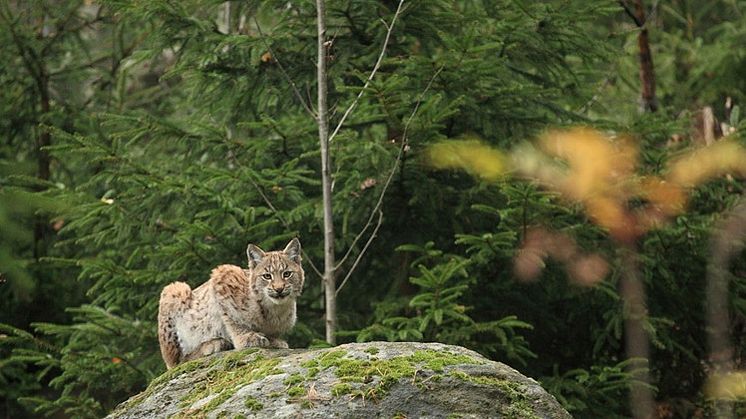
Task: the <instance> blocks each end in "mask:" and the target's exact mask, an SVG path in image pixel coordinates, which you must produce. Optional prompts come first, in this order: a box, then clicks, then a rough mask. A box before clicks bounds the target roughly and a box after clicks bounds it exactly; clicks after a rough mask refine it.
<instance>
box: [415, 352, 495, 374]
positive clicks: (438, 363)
mask: <svg viewBox="0 0 746 419" xmlns="http://www.w3.org/2000/svg"><path fill="white" fill-rule="evenodd" d="M410 359H411V360H412V362H416V363H418V364H424V365H425V366H426V367H428V368H430V369H431V370H433V371H435V372H443V368H444V367H447V366H450V365H459V364H481V362H480V361H478V360H476V359H474V358H473V357H471V356H468V355H459V354H454V353H451V352H446V351H434V350H425V351H416V352H415V353H413V354H412V355H410Z"/></svg>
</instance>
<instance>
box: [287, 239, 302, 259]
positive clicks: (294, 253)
mask: <svg viewBox="0 0 746 419" xmlns="http://www.w3.org/2000/svg"><path fill="white" fill-rule="evenodd" d="M283 252H284V253H285V254H286V255H287V256H288V257H289V258H290V259H291V260H292V261H293V262H295V263H300V240H298V239H297V238H295V239H293V240H290V243H288V245H287V246H285V250H283Z"/></svg>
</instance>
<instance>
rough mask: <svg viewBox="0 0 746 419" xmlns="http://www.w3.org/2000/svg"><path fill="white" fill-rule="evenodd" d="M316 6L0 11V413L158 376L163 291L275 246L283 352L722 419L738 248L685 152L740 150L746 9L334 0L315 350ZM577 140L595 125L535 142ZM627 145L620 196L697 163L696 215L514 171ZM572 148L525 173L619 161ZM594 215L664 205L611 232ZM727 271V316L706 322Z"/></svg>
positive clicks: (733, 220) (76, 402) (162, 0)
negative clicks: (366, 347)
mask: <svg viewBox="0 0 746 419" xmlns="http://www.w3.org/2000/svg"><path fill="white" fill-rule="evenodd" d="M316 6H317V5H316V3H315V2H312V1H309V0H300V1H292V2H289V1H286V0H285V1H279V0H268V1H262V2H252V1H230V2H224V1H209V0H201V1H196V0H181V1H169V0H151V1H126V0H102V1H93V0H80V1H74V0H69V1H62V0H34V1H13V0H0V45H2V47H0V63H2V64H0V132H1V133H2V143H0V275H2V276H0V302H1V303H0V307H1V308H0V310H1V311H0V313H1V314H0V323H2V325H0V328H1V329H0V407H1V408H2V415H3V416H4V417H7V418H17V417H24V416H29V415H33V416H37V415H42V414H43V415H50V416H52V417H100V416H102V415H104V414H105V413H106V412H108V411H110V410H111V409H112V408H113V407H114V406H116V404H117V403H119V402H121V401H123V400H125V399H127V398H128V397H129V396H131V395H133V394H135V393H137V392H139V391H141V390H142V389H144V388H145V386H146V385H147V383H148V382H149V381H150V380H152V379H153V378H154V377H156V376H158V375H159V374H160V373H162V372H163V371H164V369H165V366H164V365H163V362H162V360H161V358H160V354H159V351H158V344H157V338H156V328H155V325H156V323H155V314H156V310H157V302H158V295H159V293H160V290H161V289H162V287H163V286H164V285H166V284H167V283H169V282H172V281H174V280H182V281H186V282H188V283H189V284H191V285H192V286H195V285H198V284H199V283H201V282H203V281H204V280H205V279H207V277H208V275H209V272H210V270H211V268H212V267H214V266H215V265H217V264H221V263H234V264H240V265H245V262H246V261H245V253H244V252H245V248H246V245H247V244H248V243H249V242H254V243H256V244H259V245H260V246H262V247H263V248H264V249H274V248H278V247H280V246H283V245H284V244H285V243H286V242H287V240H288V239H289V238H291V237H294V236H298V237H300V239H301V241H302V243H303V247H304V251H305V254H304V264H305V267H306V272H307V286H306V289H305V291H304V294H303V296H302V298H301V300H300V302H299V310H300V312H299V322H298V325H297V326H296V328H295V329H294V331H293V333H292V335H291V336H290V340H289V341H290V345H291V347H306V346H323V345H326V344H328V342H329V341H336V343H342V342H347V341H369V340H407V341H413V340H414V341H439V342H445V343H451V344H457V345H463V346H465V347H468V348H471V349H474V350H476V351H478V352H480V353H482V354H484V355H485V356H488V357H490V358H492V359H495V360H498V361H502V362H506V363H508V364H509V365H512V366H514V367H516V368H517V369H519V370H520V371H521V372H523V373H524V374H526V375H528V376H531V377H534V378H536V379H537V380H539V381H540V382H541V383H542V385H543V386H544V387H545V388H546V389H547V390H548V391H550V392H551V393H552V394H553V395H555V396H556V397H557V398H558V400H559V401H560V402H561V403H562V404H563V405H564V406H565V407H566V408H567V409H568V410H569V411H570V412H571V413H572V414H573V415H574V416H576V417H589V418H593V417H627V416H630V415H631V414H633V413H634V414H637V413H635V409H636V407H635V406H634V404H631V403H630V402H628V393H629V389H630V388H634V386H636V385H637V386H639V385H640V382H641V381H640V380H642V383H643V384H645V385H646V386H647V384H649V385H650V386H652V387H651V388H652V389H653V390H654V398H655V400H654V404H653V405H652V406H651V409H653V412H654V414H655V415H656V417H661V418H664V417H698V416H699V417H705V416H709V415H712V414H713V412H716V410H714V409H717V406H716V403H714V402H713V397H714V396H713V393H708V392H707V391H706V390H705V389H706V380H707V377H708V374H710V373H711V372H712V371H713V369H714V368H716V366H717V362H718V359H720V358H722V356H721V355H723V354H722V353H720V354H718V352H717V351H712V349H713V343H712V341H710V343H709V346H708V334H707V332H708V328H707V326H706V325H707V324H708V319H709V320H710V321H711V320H712V319H713V318H720V319H725V320H726V321H722V322H719V323H716V324H718V325H720V326H721V327H722V328H725V330H723V331H722V332H723V335H724V336H729V339H730V343H729V344H728V345H726V346H724V348H726V349H724V351H725V352H727V354H726V356H725V358H727V362H728V363H729V367H728V368H732V369H741V370H743V369H744V368H745V367H744V362H746V361H744V358H743V355H744V342H743V339H744V336H746V335H744V328H746V317H745V315H746V258H744V253H743V248H742V244H741V248H739V247H738V245H737V244H736V245H729V244H728V243H730V242H729V240H730V239H734V238H735V239H738V238H742V237H743V231H744V221H743V219H744V217H743V215H742V213H743V209H742V206H741V207H739V206H738V203H739V200H740V199H741V196H742V194H743V190H744V182H743V171H740V172H739V168H742V167H743V166H742V164H743V163H742V162H739V161H738V160H735V161H734V160H733V159H734V158H736V159H737V158H738V157H739V156H742V155H741V154H739V153H740V152H741V150H742V149H737V148H736V149H734V148H722V147H721V148H720V149H719V150H720V151H719V152H714V153H711V154H710V156H711V158H709V160H706V161H704V160H696V159H695V160H691V161H693V162H694V163H693V164H689V165H688V166H687V165H679V166H676V164H677V163H676V162H681V158H682V157H684V158H686V157H688V156H692V154H691V153H692V152H693V150H700V151H701V150H708V149H711V150H718V149H717V147H718V145H719V144H726V143H727V144H730V145H732V144H736V145H737V144H739V143H740V144H743V143H744V140H743V136H742V134H741V133H742V132H743V129H744V128H746V124H744V122H743V120H742V119H741V118H740V113H741V111H740V109H741V106H742V105H743V103H744V99H746V48H744V45H746V1H740V0H669V1H649V0H645V1H642V0H633V1H605V0H598V1H586V0H547V1H529V0H460V1H459V0H411V1H406V0H405V1H402V2H399V1H394V0H365V1H362V0H361V1H352V0H348V1H345V0H329V1H328V2H327V4H326V8H327V10H326V18H327V37H328V38H327V39H326V40H325V42H324V48H326V52H325V62H326V65H327V66H328V69H327V71H328V87H329V93H328V105H329V123H330V128H331V131H332V132H333V133H334V134H333V138H332V139H331V141H330V143H329V154H330V167H329V169H330V173H329V174H330V180H331V185H330V186H331V192H332V197H331V203H332V205H331V208H332V212H331V215H332V218H331V219H332V221H333V225H334V227H335V234H336V241H335V242H334V247H333V253H334V255H335V256H336V259H337V260H336V262H334V268H335V269H333V270H332V271H333V274H334V276H335V278H336V279H337V283H336V285H335V287H336V288H332V290H334V292H333V293H332V294H334V296H335V297H336V299H335V301H336V320H337V324H336V329H334V330H332V332H333V333H332V338H331V339H330V336H329V335H328V333H327V334H325V333H326V332H327V329H328V322H327V321H325V319H327V317H326V316H327V314H325V312H326V311H327V309H328V299H325V296H324V293H325V287H324V283H323V282H322V280H321V277H322V276H323V274H324V273H325V269H324V265H325V252H324V242H325V240H324V235H325V234H324V223H323V214H324V202H323V197H322V165H321V158H320V157H321V156H320V147H319V134H318V124H317V116H318V115H317V111H318V108H317V105H316V92H317V87H318V86H317V62H316V57H317V53H318V51H317V42H316V41H317V32H316V31H317V26H316V17H317V15H316V12H317V9H316ZM646 49H648V53H647V54H646V53H645V50H646ZM379 57H380V58H379ZM640 57H642V60H641V59H640ZM377 62H379V64H376V63H377ZM374 70H375V71H374ZM356 98H357V99H356ZM348 109H350V110H351V112H349V114H346V113H345V111H346V110H348ZM343 118H344V119H343ZM340 122H343V123H340ZM578 125H583V126H589V127H594V128H595V129H597V130H598V131H593V132H591V131H588V130H587V129H586V130H582V129H581V130H578V129H575V130H570V131H560V132H561V134H556V135H559V137H557V136H556V135H555V137H552V135H553V134H547V132H552V131H548V130H556V129H560V130H562V129H564V128H568V127H574V126H578ZM337 127H339V130H338V131H335V129H336V128H337ZM555 132H556V131H555ZM565 136H569V137H567V138H566V137H565ZM607 137H609V138H616V140H613V141H612V140H608V141H607V140H606V138H607ZM622 137H624V138H628V139H629V140H625V141H626V142H624V144H631V143H632V142H634V144H636V145H635V146H634V147H632V146H630V147H631V148H629V149H630V150H636V151H634V152H631V153H632V154H635V156H636V157H630V156H631V154H629V153H628V154H625V155H624V156H626V157H624V158H622V162H623V163H625V164H627V166H629V167H632V169H629V167H627V169H628V173H627V175H628V180H629V183H633V184H641V185H642V184H646V185H647V183H645V181H646V180H650V179H658V177H660V178H665V179H671V176H673V175H672V173H673V174H674V175H675V174H676V173H677V172H676V170H677V168H678V169H681V170H685V171H695V172H696V171H697V170H699V169H696V170H695V168H702V167H705V169H707V170H710V171H709V172H707V173H704V174H702V173H699V172H697V173H695V174H692V175H691V176H689V178H690V179H691V178H696V179H697V180H698V182H696V183H697V185H696V186H693V187H689V186H692V185H688V188H687V189H686V193H687V196H688V199H684V198H682V197H681V194H682V193H683V192H682V191H681V190H678V189H676V190H673V191H672V190H671V189H670V188H667V187H663V188H662V189H660V188H659V189H655V188H653V187H651V186H649V185H648V186H647V187H646V188H647V189H646V188H642V189H640V190H638V191H637V192H636V193H631V194H630V195H629V196H627V195H622V196H621V197H620V196H616V195H615V196H614V199H616V201H614V202H615V204H614V205H616V206H619V205H621V204H623V205H621V207H623V208H621V209H619V208H617V207H616V206H614V205H612V206H611V207H613V208H611V209H609V208H608V207H604V208H606V210H603V211H601V212H599V211H598V208H596V210H595V211H594V209H593V207H592V205H591V203H592V201H589V200H588V199H586V198H587V197H583V196H578V195H573V194H572V193H568V189H567V188H565V189H563V188H552V187H551V185H547V183H546V182H542V181H541V180H542V178H541V173H540V171H538V170H537V169H536V167H535V166H536V165H534V166H531V164H530V161H529V162H528V163H526V159H525V158H524V159H523V160H521V158H520V156H521V155H522V156H524V157H525V156H526V155H529V156H533V157H531V158H533V159H534V160H535V159H540V158H541V154H540V153H539V152H537V151H536V150H537V149H538V148H541V147H544V148H545V151H546V149H547V147H548V145H547V144H550V143H551V142H552V141H553V140H552V138H555V139H556V138H560V139H562V138H566V139H568V138H569V139H568V144H570V143H572V141H574V140H577V139H578V138H580V139H581V140H582V141H585V140H588V139H589V138H590V140H588V141H591V142H593V141H596V142H598V141H600V142H608V143H614V141H617V140H618V138H622ZM536 138H543V139H544V140H543V143H542V142H541V141H542V140H540V142H539V143H537V142H536V141H535V139H536ZM583 139H585V140H583ZM582 141H581V142H580V144H581V145H580V146H578V147H576V148H574V149H569V150H565V151H564V152H563V153H564V154H562V153H559V155H555V156H549V157H548V160H546V161H548V162H550V163H552V164H554V165H556V166H557V167H555V169H557V170H559V171H560V172H562V170H565V172H562V173H565V174H567V179H566V180H567V182H566V185H565V186H567V185H576V184H578V183H583V182H586V183H587V182H593V179H590V180H589V179H588V177H589V173H590V174H591V175H592V174H594V173H595V174H597V173H607V172H608V171H609V170H612V169H614V168H609V167H600V168H599V167H595V168H594V169H593V170H597V171H596V172H594V171H591V172H582V171H572V170H567V169H568V168H569V169H572V168H573V165H574V164H576V163H577V162H578V161H581V162H589V161H590V162H598V165H600V166H603V165H604V164H608V165H611V166H613V165H614V163H613V162H614V161H618V160H619V158H620V157H619V155H610V154H608V152H607V151H604V150H606V149H605V148H603V147H601V148H600V149H594V148H592V147H585V146H583V145H582V144H584V143H583V142H582ZM532 144H536V146H534V145H532ZM594 144H595V143H594ZM614 144H618V142H617V143H614ZM443 146H445V147H446V148H445V150H446V151H445V155H447V156H458V158H457V159H456V160H453V159H452V158H451V157H449V158H446V161H445V162H443V161H442V159H440V160H439V156H440V157H442V156H443V154H442V153H443V150H444V149H443V148H442V147H443ZM438 147H441V148H438ZM449 147H450V148H449ZM550 148H551V147H550ZM438 150H440V152H439V151H438ZM510 150H512V151H510ZM625 150H626V149H625ZM734 150H735V151H734ZM439 153H440V154H439ZM521 153H523V154H521ZM706 153H707V152H706V151H705V154H706ZM549 154H551V153H549ZM555 154H556V153H555ZM531 158H529V159H528V160H531ZM562 158H564V160H563V159H562ZM729 158H730V159H731V160H728V159H729ZM511 159H512V160H511ZM573 159H574V160H573ZM625 159H626V160H625ZM507 161H518V163H513V164H514V165H515V167H514V169H515V170H508V172H509V173H507V174H506V173H503V172H502V170H498V168H497V167H498V166H499V165H501V164H502V165H504V164H508V163H506V162H507ZM520 161H523V163H520ZM532 161H533V160H532ZM568 162H569V163H568ZM439 165H440V166H448V168H446V169H442V168H441V169H438V167H437V166H439ZM454 167H461V168H466V169H467V170H466V171H464V170H461V169H455V168H454ZM531 167H534V168H533V169H531ZM521 168H523V172H521ZM719 169H722V170H719ZM731 169H732V170H731ZM598 170H600V171H601V172H598ZM496 172H499V173H498V174H497V175H496V174H495V173H496ZM521 173H522V175H516V174H521ZM687 173H688V172H687ZM607 174H608V173H607ZM682 176H684V175H682ZM591 177H592V176H591ZM684 177H686V176H684ZM705 178H706V180H707V181H706V182H705V181H704V180H705ZM545 180H546V179H545ZM664 183H665V182H664ZM554 186H557V185H554ZM607 186H608V185H607ZM573 198H574V199H573ZM669 198H670V199H669ZM671 200H673V201H676V204H677V205H676V208H673V206H674V205H673V204H672V203H671V202H670V201H671ZM684 201H687V202H686V205H685V206H684ZM739 208H741V209H740V214H741V218H740V219H739V218H738V214H739V210H738V209H739ZM615 209H616V210H619V211H621V213H622V214H623V215H624V216H625V217H627V216H631V214H640V213H641V212H640V211H644V214H647V215H650V214H653V215H656V214H657V216H656V217H652V218H655V220H654V221H655V222H652V221H650V222H649V220H648V219H649V218H650V217H648V218H639V217H638V218H635V219H636V220H638V221H639V224H640V225H643V224H644V226H642V227H639V228H633V227H630V224H629V223H626V224H622V227H621V230H620V229H619V228H620V225H615V224H614V223H613V220H612V222H611V224H610V223H609V222H607V221H608V219H607V218H605V216H604V215H605V214H606V215H608V213H607V212H605V211H607V210H608V211H611V212H613V211H614V210H615ZM619 211H617V212H619ZM656 211H657V212H656ZM629 219H630V218H625V220H628V221H629ZM640 220H641V221H640ZM739 220H740V221H739ZM724 223H725V224H724ZM728 223H729V224H728ZM723 225H725V226H727V227H721V228H717V226H723ZM628 229H632V230H634V231H633V232H631V233H630V232H629V231H628ZM739 232H740V233H739ZM726 233H727V234H726ZM724 234H725V236H724ZM728 234H730V236H728ZM739 234H740V236H739ZM723 237H725V238H723ZM722 243H725V244H722ZM719 244H722V245H721V246H719ZM557 248H562V249H565V251H564V252H559V251H557ZM567 249H572V250H571V251H569V253H568V251H567ZM526 255H528V256H529V257H527V256H526ZM547 256H549V257H547ZM625 278H627V280H629V281H633V282H636V283H639V284H641V285H642V287H641V289H642V292H644V294H639V293H638V294H630V295H632V296H633V297H634V296H635V295H636V296H637V297H641V299H639V298H638V301H637V303H638V304H640V305H639V307H638V308H642V309H643V312H644V315H642V316H641V317H639V318H637V320H639V322H638V326H639V327H640V328H641V330H644V333H643V334H642V335H641V336H643V338H642V340H643V341H644V342H646V344H647V343H649V344H650V349H649V361H650V362H649V369H648V368H647V365H648V364H645V363H644V362H643V363H640V362H637V361H639V360H635V359H632V360H630V359H628V357H629V354H630V351H629V348H628V347H627V348H626V347H625V339H626V340H627V342H628V343H629V339H630V336H629V333H630V330H631V329H628V328H627V326H629V323H630V319H634V316H635V310H634V308H635V305H634V303H635V302H634V301H630V299H629V298H627V297H629V295H625V292H628V291H625V290H626V288H625V287H624V286H622V285H623V284H624V283H625V282H624V281H625ZM630 278H631V279H630ZM717 278H720V280H721V282H717V281H715V280H714V279H717ZM718 283H726V284H727V288H726V289H727V295H726V296H725V299H724V302H725V303H724V304H723V305H721V306H717V305H714V304H712V303H710V304H709V305H708V303H707V301H708V299H709V298H710V297H711V295H710V294H709V293H708V290H711V289H713V284H718ZM715 288H716V287H715ZM638 291H639V290H638ZM709 301H712V300H711V299H710V300H709ZM717 307H724V309H723V310H721V311H720V312H718V310H717ZM713 316H714V317H713ZM717 316H721V317H717ZM723 316H724V317H723ZM711 324H712V323H711ZM715 346H717V344H715ZM713 354H714V357H713ZM719 356H720V358H718V357H719ZM646 358H647V357H646ZM632 364H634V365H632ZM631 366H632V367H631ZM640 371H643V372H642V373H640ZM741 384H743V383H741ZM742 396H743V395H742ZM731 407H733V406H731ZM735 409H737V410H735V414H737V415H740V416H742V415H744V414H746V408H744V404H743V403H737V404H736V405H735Z"/></svg>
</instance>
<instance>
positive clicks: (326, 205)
mask: <svg viewBox="0 0 746 419" xmlns="http://www.w3.org/2000/svg"><path fill="white" fill-rule="evenodd" d="M316 16H317V20H316V22H317V32H318V40H317V41H318V62H317V67H316V76H317V84H318V98H317V101H318V102H317V107H318V109H317V116H316V118H317V121H318V125H319V145H320V148H321V188H322V199H323V210H324V294H325V296H326V297H325V303H326V315H325V320H326V341H327V342H328V343H329V344H330V345H336V343H337V339H336V330H337V297H336V291H337V289H336V287H337V285H336V277H335V269H334V265H335V259H334V223H333V220H332V180H331V170H330V169H329V166H330V162H331V159H330V157H329V116H328V112H329V111H328V107H327V84H326V81H327V71H326V57H327V43H326V4H325V0H316Z"/></svg>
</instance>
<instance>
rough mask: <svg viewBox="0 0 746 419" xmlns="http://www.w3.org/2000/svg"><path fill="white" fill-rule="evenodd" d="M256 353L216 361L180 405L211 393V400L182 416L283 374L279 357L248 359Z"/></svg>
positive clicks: (206, 409)
mask: <svg viewBox="0 0 746 419" xmlns="http://www.w3.org/2000/svg"><path fill="white" fill-rule="evenodd" d="M255 352H257V350H256V349H249V350H247V351H240V352H235V353H231V354H229V355H226V356H224V357H221V358H218V359H217V360H215V361H214V362H213V363H212V364H211V365H210V366H208V367H207V368H209V370H208V372H207V374H206V375H205V377H204V378H203V379H202V380H201V381H199V382H197V383H195V386H194V389H193V390H192V391H191V392H189V394H187V395H186V396H185V397H184V398H183V399H182V400H181V406H182V407H189V406H191V405H192V404H194V403H195V402H197V401H199V400H203V399H205V398H207V397H211V396H212V399H210V401H208V402H207V403H206V404H204V405H203V406H201V407H199V408H198V409H193V410H192V409H190V410H186V411H184V412H182V413H181V414H180V415H184V416H183V417H193V416H199V415H200V414H205V413H207V412H210V411H212V410H214V409H215V408H217V407H218V406H220V405H221V404H223V403H224V402H225V401H226V400H228V399H229V398H231V397H232V396H233V395H234V394H236V392H237V391H238V390H239V389H240V388H242V387H244V386H246V385H248V384H250V383H252V382H254V381H257V380H261V379H262V378H264V377H267V376H268V375H276V374H282V371H280V370H279V369H277V368H276V367H277V364H279V363H280V360H279V359H275V358H269V359H268V358H265V357H263V356H261V355H256V356H255V357H254V358H253V359H250V358H247V356H248V355H251V354H252V353H255ZM178 416H179V415H177V417H178Z"/></svg>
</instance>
